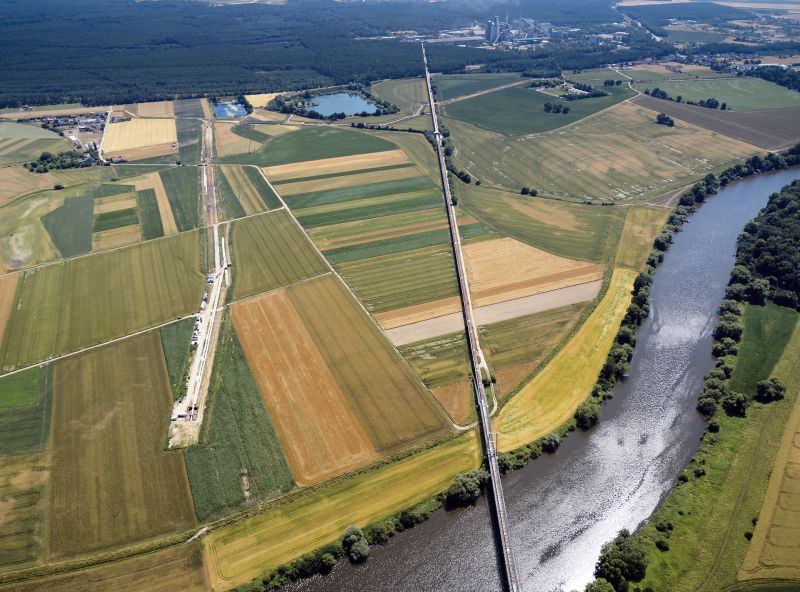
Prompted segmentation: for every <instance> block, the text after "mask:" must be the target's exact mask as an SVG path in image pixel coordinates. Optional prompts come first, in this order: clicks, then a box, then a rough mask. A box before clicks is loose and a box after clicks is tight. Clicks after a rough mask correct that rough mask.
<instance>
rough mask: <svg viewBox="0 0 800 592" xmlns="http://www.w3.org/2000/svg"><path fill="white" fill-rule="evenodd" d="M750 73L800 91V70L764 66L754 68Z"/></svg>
mask: <svg viewBox="0 0 800 592" xmlns="http://www.w3.org/2000/svg"><path fill="white" fill-rule="evenodd" d="M748 75H750V76H755V77H756V78H761V79H762V80H768V81H769V82H774V83H775V84H779V85H780V86H785V87H786V88H789V89H791V90H796V91H800V72H797V71H795V70H792V69H791V68H785V69H784V68H781V67H780V66H765V67H763V68H753V69H752V70H750V71H749V72H748Z"/></svg>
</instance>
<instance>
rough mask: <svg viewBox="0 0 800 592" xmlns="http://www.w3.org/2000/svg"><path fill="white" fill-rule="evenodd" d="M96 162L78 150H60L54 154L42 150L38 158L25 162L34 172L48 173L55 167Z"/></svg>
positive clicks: (77, 165) (61, 167) (70, 166)
mask: <svg viewBox="0 0 800 592" xmlns="http://www.w3.org/2000/svg"><path fill="white" fill-rule="evenodd" d="M94 163H95V160H94V159H93V158H91V157H90V156H87V155H86V154H83V153H82V152H78V151H77V150H68V151H66V152H59V153H58V154H52V153H50V152H42V153H41V154H40V155H39V158H38V160H35V161H33V162H27V163H25V168H26V169H28V170H29V171H30V172H32V173H46V172H47V171H52V170H54V169H78V168H85V167H90V166H92V165H93V164H94Z"/></svg>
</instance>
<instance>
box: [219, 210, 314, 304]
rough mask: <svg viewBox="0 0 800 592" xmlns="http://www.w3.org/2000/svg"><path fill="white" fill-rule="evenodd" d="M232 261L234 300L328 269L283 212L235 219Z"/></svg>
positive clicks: (288, 216) (287, 214)
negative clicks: (234, 271) (234, 273)
mask: <svg viewBox="0 0 800 592" xmlns="http://www.w3.org/2000/svg"><path fill="white" fill-rule="evenodd" d="M233 263H234V268H235V270H236V277H235V286H234V294H235V298H236V299H240V298H246V297H248V296H253V295H254V294H258V293H260V292H266V291H267V290H272V289H274V288H278V287H280V286H285V285H287V284H291V283H292V282H296V281H299V280H302V279H306V278H309V277H313V276H315V275H319V274H322V273H325V272H327V271H328V267H327V266H326V265H325V262H324V261H323V259H322V258H321V257H320V256H319V254H318V253H317V252H316V251H315V250H314V247H313V245H312V244H311V242H309V240H308V238H306V237H305V236H304V235H303V232H302V231H301V230H300V229H299V228H298V227H297V225H296V224H295V223H294V221H293V220H292V217H291V215H290V214H289V213H288V212H286V211H278V212H275V213H272V214H264V215H261V216H254V217H252V218H246V219H244V220H239V221H237V222H235V223H234V225H233Z"/></svg>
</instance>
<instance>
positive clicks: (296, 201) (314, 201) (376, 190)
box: [284, 176, 434, 209]
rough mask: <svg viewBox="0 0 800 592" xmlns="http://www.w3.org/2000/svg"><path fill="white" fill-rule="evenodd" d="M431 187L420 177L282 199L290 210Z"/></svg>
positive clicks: (288, 196) (427, 180)
mask: <svg viewBox="0 0 800 592" xmlns="http://www.w3.org/2000/svg"><path fill="white" fill-rule="evenodd" d="M433 186H434V185H433V183H432V182H431V180H430V179H429V178H428V177H424V176H420V177H411V178H409V179H397V180H394V181H383V182H381V183H369V184H367V185H360V186H353V187H343V188H341V189H328V190H325V191H311V192H308V193H298V194H295V195H287V196H285V197H284V199H285V200H286V203H287V204H288V205H289V207H291V208H292V209H300V208H312V207H314V206H322V205H328V204H334V203H342V202H345V201H353V200H357V199H368V198H372V197H384V196H386V195H399V194H401V193H412V192H414V191H422V190H423V189H429V188H431V187H433Z"/></svg>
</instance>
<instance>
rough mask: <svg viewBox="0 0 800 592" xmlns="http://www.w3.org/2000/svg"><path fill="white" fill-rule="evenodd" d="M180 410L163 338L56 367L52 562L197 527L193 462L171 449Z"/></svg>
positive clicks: (151, 336)
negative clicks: (172, 417) (174, 413)
mask: <svg viewBox="0 0 800 592" xmlns="http://www.w3.org/2000/svg"><path fill="white" fill-rule="evenodd" d="M171 404H172V397H171V393H170V387H169V383H168V377H167V369H166V366H165V364H164V354H163V353H162V350H161V341H160V339H159V336H158V332H156V331H151V332H149V333H145V334H142V335H139V336H136V337H133V338H130V339H125V340H123V341H119V342H117V343H115V344H112V345H109V346H106V347H103V348H100V349H96V350H92V351H90V352H87V353H84V354H81V355H78V356H74V357H70V358H65V359H64V360H61V361H59V362H58V363H57V364H56V367H55V371H54V397H53V433H52V436H51V438H52V444H53V447H52V456H53V461H52V477H51V479H52V487H51V489H50V492H49V496H48V497H49V499H48V509H47V512H48V516H49V517H50V518H51V519H49V520H48V521H47V543H48V545H47V548H48V550H49V557H50V558H63V557H72V556H75V555H79V554H81V553H85V552H90V551H98V550H101V549H102V550H106V549H109V548H113V547H115V546H119V545H123V544H126V543H131V542H134V541H139V540H142V539H145V538H148V537H152V536H155V535H158V534H166V533H169V532H174V531H181V530H184V529H187V528H190V527H191V526H192V525H193V524H194V513H193V512H192V503H191V494H190V492H189V483H188V480H187V478H186V469H185V467H184V464H183V458H182V456H183V455H182V453H181V452H180V451H176V452H167V451H165V450H164V442H165V438H166V434H167V424H168V423H169V414H170V409H171ZM76 500H80V503H76Z"/></svg>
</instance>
